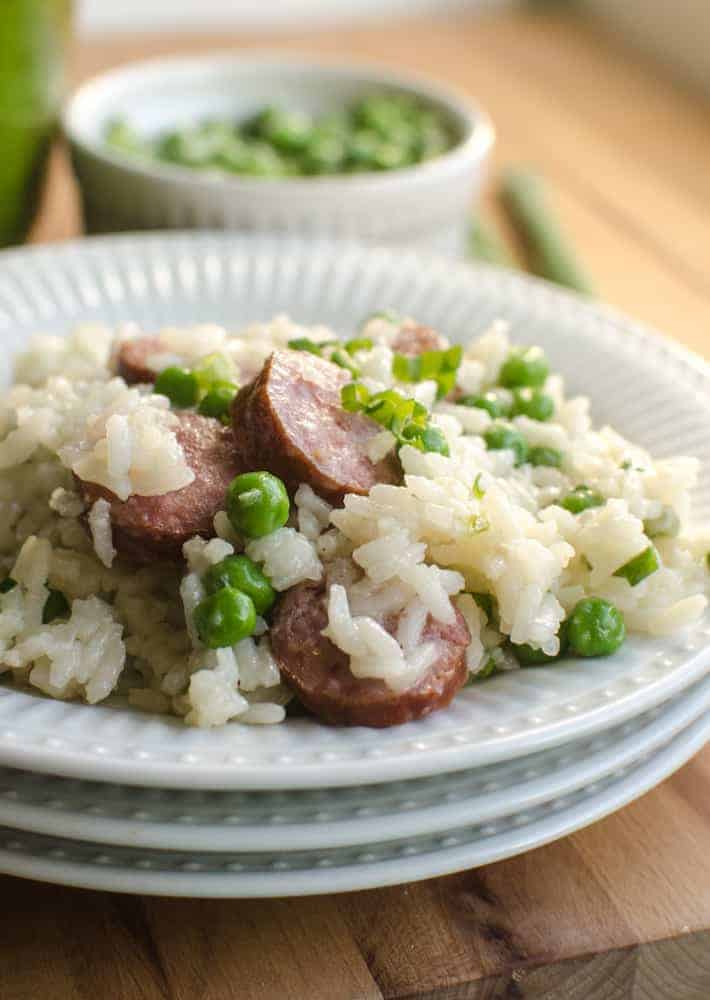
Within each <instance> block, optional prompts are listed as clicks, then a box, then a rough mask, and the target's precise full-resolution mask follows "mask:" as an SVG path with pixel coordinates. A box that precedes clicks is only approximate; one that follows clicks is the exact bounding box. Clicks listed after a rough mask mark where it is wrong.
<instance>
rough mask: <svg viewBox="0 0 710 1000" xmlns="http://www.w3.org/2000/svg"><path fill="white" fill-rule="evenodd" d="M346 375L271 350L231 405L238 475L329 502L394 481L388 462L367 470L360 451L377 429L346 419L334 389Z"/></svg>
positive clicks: (304, 356)
mask: <svg viewBox="0 0 710 1000" xmlns="http://www.w3.org/2000/svg"><path fill="white" fill-rule="evenodd" d="M350 379H351V376H350V374H349V373H348V372H346V371H345V370H344V369H342V368H339V367H338V366H337V365H334V364H331V362H330V361H324V360H323V359H322V358H318V357H315V356H314V355H312V354H308V353H307V352H305V351H276V352H275V353H274V354H272V355H271V357H270V358H268V359H267V361H266V364H265V365H264V367H263V368H262V369H261V372H260V373H259V375H257V377H256V379H255V380H254V381H253V382H252V383H251V384H250V385H248V386H245V387H244V388H243V389H241V390H240V392H239V393H238V394H237V396H236V398H235V400H234V403H233V405H232V425H233V430H234V441H235V446H236V449H237V453H238V455H239V460H240V462H241V464H242V466H243V468H245V469H266V470H267V471H269V472H272V473H273V474H274V475H276V476H280V478H281V479H283V481H284V482H285V484H286V487H287V489H288V490H289V491H291V492H293V491H294V490H296V489H297V488H298V486H299V484H300V483H308V485H309V486H311V487H312V489H313V490H314V491H315V492H316V493H318V494H319V496H321V497H324V498H325V499H326V500H330V501H331V502H333V503H336V504H339V503H341V502H342V498H343V496H344V494H346V493H368V492H369V490H371V489H372V487H373V486H374V485H375V483H379V482H386V483H392V482H396V481H397V479H398V478H399V472H398V469H397V465H396V462H395V461H394V460H393V459H390V460H385V461H384V462H380V463H379V464H377V465H374V464H373V463H372V462H371V461H370V459H369V458H368V457H367V446H368V444H369V443H370V441H371V440H372V438H373V437H374V436H375V435H376V434H378V433H379V432H380V430H381V428H380V427H379V426H378V425H377V424H376V423H374V421H372V420H370V419H368V418H367V417H363V416H362V415H361V414H359V413H347V412H346V411H345V410H344V409H343V408H342V406H341V404H340V390H341V389H342V387H343V386H344V385H345V384H346V382H349V381H350Z"/></svg>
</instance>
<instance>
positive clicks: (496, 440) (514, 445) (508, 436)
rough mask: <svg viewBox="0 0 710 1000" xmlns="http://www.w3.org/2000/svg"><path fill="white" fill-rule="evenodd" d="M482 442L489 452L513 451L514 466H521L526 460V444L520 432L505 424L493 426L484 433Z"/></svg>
mask: <svg viewBox="0 0 710 1000" xmlns="http://www.w3.org/2000/svg"><path fill="white" fill-rule="evenodd" d="M483 440H484V441H485V442H486V448H488V449H489V451H501V450H502V449H503V448H509V449H510V450H511V451H513V452H514V453H515V464H516V465H522V464H523V462H525V461H526V460H527V457H528V443H527V441H526V440H525V438H524V437H523V435H522V434H521V433H520V431H516V429H515V428H514V427H508V426H506V424H493V425H492V426H491V427H489V428H488V429H487V430H486V431H485V432H484V434H483Z"/></svg>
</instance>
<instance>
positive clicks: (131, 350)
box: [116, 337, 166, 385]
mask: <svg viewBox="0 0 710 1000" xmlns="http://www.w3.org/2000/svg"><path fill="white" fill-rule="evenodd" d="M165 353H166V351H165V348H164V347H163V345H162V344H161V342H160V338H159V337H136V338H135V339H133V340H124V341H123V343H122V344H120V345H119V348H118V355H117V358H116V370H117V372H118V374H119V375H120V376H121V377H122V378H123V379H125V381H126V382H128V384H129V385H133V384H135V383H138V382H155V380H156V378H157V375H158V373H157V372H156V371H154V370H153V369H152V368H149V367H148V364H147V361H148V358H150V357H151V356H153V355H156V354H165Z"/></svg>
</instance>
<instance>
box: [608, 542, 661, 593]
mask: <svg viewBox="0 0 710 1000" xmlns="http://www.w3.org/2000/svg"><path fill="white" fill-rule="evenodd" d="M658 567H659V562H658V555H657V554H656V550H655V549H654V547H653V546H652V545H649V547H648V548H647V549H644V550H643V552H639V554H638V555H637V556H634V558H633V559H629V561H628V562H627V563H624V565H623V566H621V567H620V568H619V569H617V571H616V572H615V573H614V576H621V577H623V578H624V579H625V580H628V581H629V583H630V584H631V586H632V587H635V586H636V584H638V583H641V581H642V580H645V579H646V577H647V576H650V575H651V573H655V572H656V570H657V569H658Z"/></svg>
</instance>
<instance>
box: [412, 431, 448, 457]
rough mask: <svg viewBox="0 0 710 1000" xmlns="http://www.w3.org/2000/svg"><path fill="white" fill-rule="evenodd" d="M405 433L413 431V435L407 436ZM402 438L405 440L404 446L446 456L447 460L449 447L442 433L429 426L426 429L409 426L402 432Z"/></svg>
mask: <svg viewBox="0 0 710 1000" xmlns="http://www.w3.org/2000/svg"><path fill="white" fill-rule="evenodd" d="M407 431H413V432H414V433H413V434H411V436H409V435H407V433H406V432H407ZM402 436H403V437H404V438H405V440H404V442H403V443H404V444H410V445H411V446H412V447H413V448H416V449H417V450H418V451H434V452H437V454H439V455H446V457H447V458H448V456H449V445H448V443H447V441H446V438H445V437H444V434H443V432H442V431H441V430H440V429H439V428H438V427H433V426H432V425H431V424H429V425H428V426H427V427H417V426H416V425H415V424H409V425H408V426H407V427H405V428H404V430H403V431H402Z"/></svg>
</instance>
